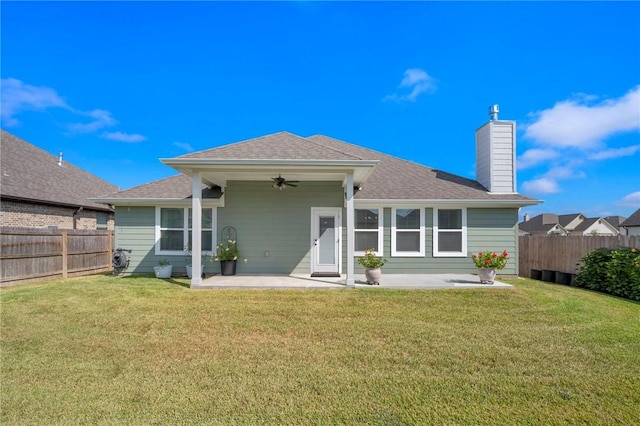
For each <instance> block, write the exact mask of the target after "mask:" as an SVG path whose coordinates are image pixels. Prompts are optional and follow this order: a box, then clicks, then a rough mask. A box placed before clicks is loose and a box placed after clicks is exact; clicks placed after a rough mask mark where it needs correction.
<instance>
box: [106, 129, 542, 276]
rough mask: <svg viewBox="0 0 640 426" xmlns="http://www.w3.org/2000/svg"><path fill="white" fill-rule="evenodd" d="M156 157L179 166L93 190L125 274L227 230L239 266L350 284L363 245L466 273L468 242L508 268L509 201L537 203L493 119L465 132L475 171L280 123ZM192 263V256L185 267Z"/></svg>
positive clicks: (402, 267) (202, 246)
mask: <svg viewBox="0 0 640 426" xmlns="http://www.w3.org/2000/svg"><path fill="white" fill-rule="evenodd" d="M160 161H161V162H162V163H164V164H166V165H167V166H169V167H172V168H174V169H176V170H177V171H179V172H180V174H178V175H176V176H172V177H169V178H166V179H161V180H158V181H155V182H151V183H148V184H145V185H142V186H138V187H134V188H131V189H128V190H125V191H121V192H118V193H115V194H112V195H109V196H107V197H102V198H100V199H99V200H97V201H100V202H102V203H108V204H111V205H114V206H115V211H116V244H117V245H118V246H121V247H124V248H127V249H131V250H132V253H131V256H130V259H131V260H130V261H131V263H130V268H129V271H128V272H132V273H149V272H151V271H152V268H153V266H154V265H156V264H157V262H158V260H159V259H163V258H166V259H168V260H170V261H171V262H172V264H173V265H174V272H175V271H176V269H177V270H178V271H180V270H182V268H183V267H184V264H185V262H188V261H189V259H186V258H185V256H184V253H183V248H184V247H185V246H190V247H191V248H192V250H193V252H194V253H199V252H201V251H209V250H215V249H216V243H217V242H218V241H224V240H226V239H227V238H231V239H234V240H237V244H238V247H239V249H240V259H239V262H238V265H237V269H238V273H239V274H257V275H261V274H308V275H311V276H344V277H345V278H346V283H347V284H348V285H350V284H353V283H354V274H355V273H361V272H362V269H361V268H360V266H359V265H356V262H355V259H356V258H357V256H360V255H362V254H363V253H364V251H365V250H366V249H374V250H375V252H376V254H377V255H378V256H383V257H385V258H387V259H389V263H388V264H387V265H386V266H385V273H395V274H417V273H420V274H425V273H455V272H464V273H470V272H475V271H476V268H475V267H474V265H473V262H472V261H471V254H472V253H473V252H477V251H483V250H495V251H500V252H502V251H503V250H507V251H508V252H509V253H511V261H510V262H509V263H508V265H507V268H506V269H505V270H504V271H503V272H504V273H505V274H509V275H517V271H518V267H517V259H518V256H517V222H518V211H519V208H520V207H522V206H529V205H535V204H538V203H539V201H538V200H534V199H532V198H528V197H525V196H523V195H520V194H518V193H517V192H516V176H515V122H513V121H503V120H497V117H495V119H492V120H491V121H489V122H487V123H486V124H485V125H483V126H482V127H480V128H479V129H478V130H477V131H476V161H477V180H471V179H467V178H464V177H460V176H456V175H453V174H450V173H447V172H445V171H442V170H438V169H434V168H431V167H427V166H423V165H420V164H416V163H414V162H410V161H407V160H403V159H401V158H397V157H394V156H390V155H387V154H384V153H382V152H377V151H373V150H370V149H367V148H363V147H360V146H357V145H353V144H350V143H347V142H343V141H340V140H337V139H333V138H331V137H327V136H322V135H316V136H311V137H300V136H297V135H294V134H291V133H287V132H281V133H275V134H271V135H267V136H262V137H258V138H255V139H250V140H247V141H243V142H238V143H233V144H230V145H224V146H220V147H217V148H213V149H209V150H205V151H200V152H196V153H192V154H187V155H183V156H179V157H174V158H165V159H161V160H160ZM200 261H201V259H200V257H199V256H197V255H194V256H193V268H194V269H195V270H198V267H199V263H200ZM206 268H207V269H206V270H207V271H210V272H218V271H219V266H218V265H217V264H213V265H212V264H208V263H207V266H206ZM200 284H201V278H200V277H194V278H193V279H192V281H191V285H192V287H198V286H199V285H200Z"/></svg>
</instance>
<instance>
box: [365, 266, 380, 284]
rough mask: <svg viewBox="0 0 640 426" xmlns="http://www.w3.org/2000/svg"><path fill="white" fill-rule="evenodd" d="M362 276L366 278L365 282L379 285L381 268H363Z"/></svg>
mask: <svg viewBox="0 0 640 426" xmlns="http://www.w3.org/2000/svg"><path fill="white" fill-rule="evenodd" d="M364 276H365V277H366V278H367V284H372V285H380V277H381V276H382V269H380V268H365V270H364Z"/></svg>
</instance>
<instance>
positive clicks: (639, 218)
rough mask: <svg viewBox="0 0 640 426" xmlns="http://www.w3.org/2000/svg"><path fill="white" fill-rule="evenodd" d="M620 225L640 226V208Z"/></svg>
mask: <svg viewBox="0 0 640 426" xmlns="http://www.w3.org/2000/svg"><path fill="white" fill-rule="evenodd" d="M620 226H625V227H626V226H640V209H638V210H636V211H635V212H633V214H632V215H631V216H629V217H628V218H627V219H626V220H625V221H624V222H622V223H621V224H620Z"/></svg>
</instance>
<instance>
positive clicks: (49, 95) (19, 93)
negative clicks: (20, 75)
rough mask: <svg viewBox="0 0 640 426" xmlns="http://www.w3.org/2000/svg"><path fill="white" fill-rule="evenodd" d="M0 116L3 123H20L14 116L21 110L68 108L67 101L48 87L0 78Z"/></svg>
mask: <svg viewBox="0 0 640 426" xmlns="http://www.w3.org/2000/svg"><path fill="white" fill-rule="evenodd" d="M0 88H1V94H0V101H1V102H2V104H1V108H0V114H1V115H0V117H1V118H2V123H3V125H5V126H7V127H13V126H17V125H19V124H20V122H19V121H18V119H17V118H16V117H15V116H16V115H18V114H20V113H21V112H23V111H42V110H45V109H47V108H65V109H70V107H69V106H68V105H67V103H66V102H65V101H64V99H62V98H61V97H60V96H59V95H58V94H57V93H56V91H55V90H53V89H52V88H50V87H44V86H32V85H30V84H25V83H23V82H22V81H20V80H18V79H15V78H3V79H2V80H0Z"/></svg>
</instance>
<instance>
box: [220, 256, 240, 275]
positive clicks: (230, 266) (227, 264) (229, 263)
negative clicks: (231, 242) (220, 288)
mask: <svg viewBox="0 0 640 426" xmlns="http://www.w3.org/2000/svg"><path fill="white" fill-rule="evenodd" d="M237 262H238V261H237V260H221V261H220V272H221V274H222V275H235V274H236V263H237Z"/></svg>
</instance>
